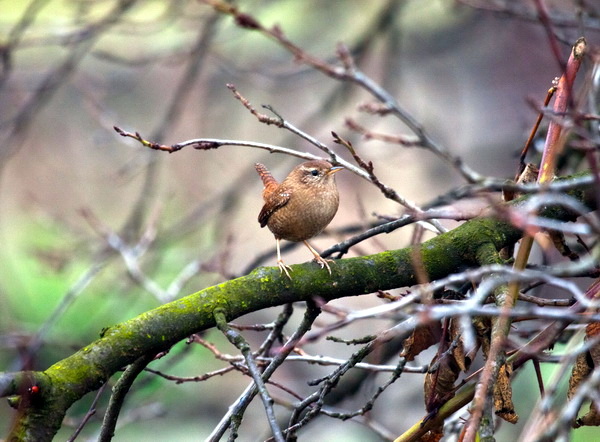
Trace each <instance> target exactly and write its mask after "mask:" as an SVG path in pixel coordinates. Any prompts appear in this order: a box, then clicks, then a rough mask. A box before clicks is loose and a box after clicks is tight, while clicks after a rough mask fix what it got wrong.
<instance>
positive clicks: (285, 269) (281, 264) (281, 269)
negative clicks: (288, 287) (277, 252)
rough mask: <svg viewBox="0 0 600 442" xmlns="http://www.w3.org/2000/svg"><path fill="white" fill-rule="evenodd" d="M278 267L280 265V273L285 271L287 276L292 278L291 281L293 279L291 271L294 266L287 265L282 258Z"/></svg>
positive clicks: (278, 262)
mask: <svg viewBox="0 0 600 442" xmlns="http://www.w3.org/2000/svg"><path fill="white" fill-rule="evenodd" d="M277 267H279V272H280V273H285V276H287V277H288V278H289V279H290V281H291V280H292V277H291V276H290V273H289V272H291V271H292V268H291V267H290V266H288V265H286V264H285V263H284V262H283V260H281V259H280V260H278V261H277ZM288 270H289V271H288Z"/></svg>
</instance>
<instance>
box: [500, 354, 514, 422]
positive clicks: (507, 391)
mask: <svg viewBox="0 0 600 442" xmlns="http://www.w3.org/2000/svg"><path fill="white" fill-rule="evenodd" d="M511 374H512V366H511V365H510V364H507V363H506V362H504V363H503V364H502V365H501V366H500V369H499V370H498V378H497V379H496V383H495V384H494V408H495V410H496V415H497V416H499V417H501V418H502V419H504V420H505V421H507V422H510V423H511V424H516V423H517V421H518V420H519V415H518V414H517V413H516V412H515V406H514V404H513V401H512V387H511V385H510V375H511Z"/></svg>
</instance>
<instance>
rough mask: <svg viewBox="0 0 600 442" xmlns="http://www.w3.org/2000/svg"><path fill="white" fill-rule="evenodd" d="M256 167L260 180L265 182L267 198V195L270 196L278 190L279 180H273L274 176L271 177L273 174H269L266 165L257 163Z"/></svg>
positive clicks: (264, 194)
mask: <svg viewBox="0 0 600 442" xmlns="http://www.w3.org/2000/svg"><path fill="white" fill-rule="evenodd" d="M254 167H255V168H256V171H257V172H258V174H259V175H260V179H261V180H262V182H263V186H265V188H264V190H263V196H266V195H268V194H270V193H271V192H273V190H275V189H276V188H277V186H278V185H279V183H278V182H277V180H276V179H275V178H273V175H271V172H269V169H267V168H266V166H265V165H264V164H260V163H256V164H255V165H254Z"/></svg>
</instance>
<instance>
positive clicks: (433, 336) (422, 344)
mask: <svg viewBox="0 0 600 442" xmlns="http://www.w3.org/2000/svg"><path fill="white" fill-rule="evenodd" d="M441 335H442V329H441V325H440V324H439V323H435V324H430V325H424V326H421V327H417V328H416V329H415V331H414V332H413V333H412V334H411V335H410V336H409V337H408V338H406V340H405V341H404V348H403V349H402V352H401V353H400V356H401V357H403V358H406V360H407V361H413V360H414V359H415V357H416V356H417V355H418V354H419V353H421V352H422V351H423V350H425V349H427V348H429V347H431V346H432V345H435V344H437V343H438V342H439V340H440V337H441Z"/></svg>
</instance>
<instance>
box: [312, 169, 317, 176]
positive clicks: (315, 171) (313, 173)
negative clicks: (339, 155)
mask: <svg viewBox="0 0 600 442" xmlns="http://www.w3.org/2000/svg"><path fill="white" fill-rule="evenodd" d="M310 174H311V175H312V176H317V175H318V174H319V171H318V170H317V169H313V170H311V171H310Z"/></svg>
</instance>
